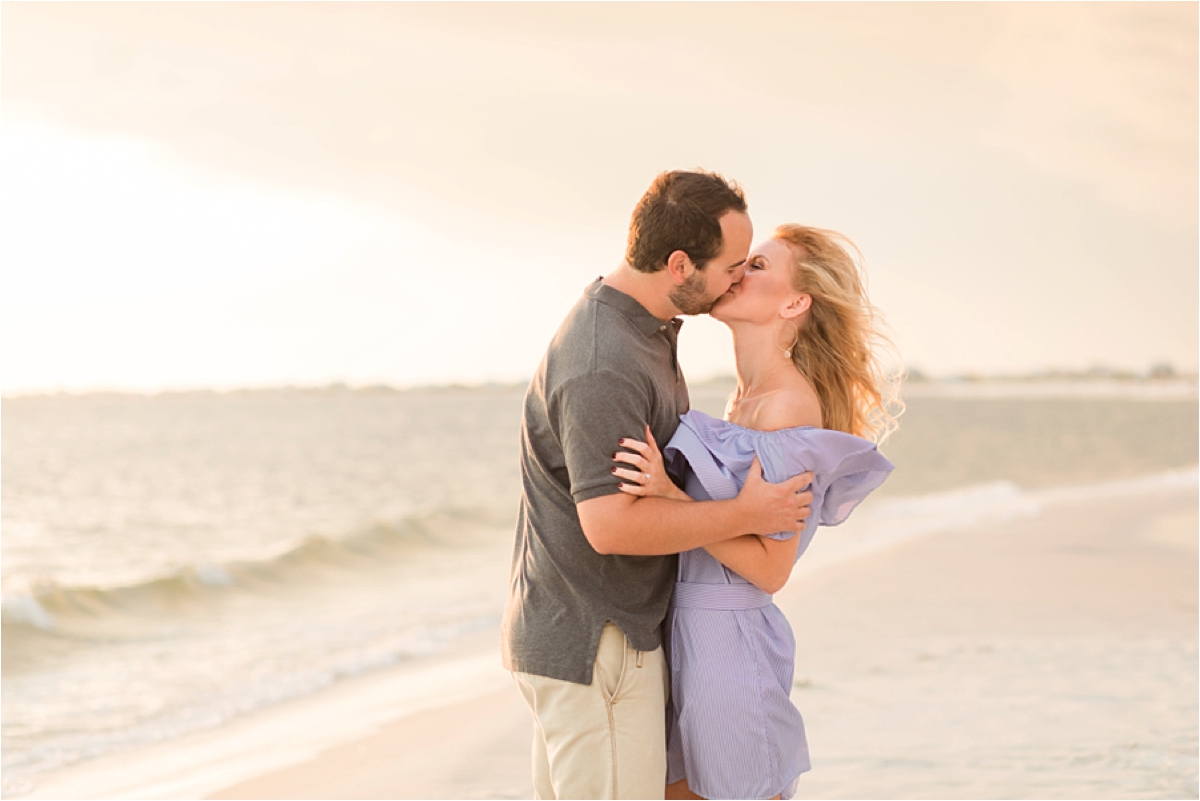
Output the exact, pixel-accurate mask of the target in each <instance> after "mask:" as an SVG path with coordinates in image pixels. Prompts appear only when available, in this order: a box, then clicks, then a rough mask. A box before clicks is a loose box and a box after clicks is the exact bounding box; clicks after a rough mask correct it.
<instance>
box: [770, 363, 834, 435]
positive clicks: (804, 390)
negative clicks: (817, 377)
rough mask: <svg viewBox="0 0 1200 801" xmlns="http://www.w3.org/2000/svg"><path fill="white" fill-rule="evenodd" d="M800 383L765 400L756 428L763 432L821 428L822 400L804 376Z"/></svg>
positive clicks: (772, 394) (800, 377)
mask: <svg viewBox="0 0 1200 801" xmlns="http://www.w3.org/2000/svg"><path fill="white" fill-rule="evenodd" d="M797 377H798V378H799V381H796V382H793V383H792V384H790V385H789V386H787V387H785V388H784V389H781V390H780V391H778V392H773V393H771V395H770V396H769V397H767V398H764V399H763V404H762V405H761V406H760V407H759V409H758V410H757V411H758V414H757V415H755V416H756V417H757V421H756V422H757V423H758V425H757V426H756V427H757V428H759V429H760V430H762V431H778V430H779V429H782V428H798V427H800V426H813V427H815V428H820V427H821V400H820V398H818V397H817V393H816V390H814V389H813V388H812V385H810V384H809V383H808V380H807V379H805V378H804V377H803V376H797Z"/></svg>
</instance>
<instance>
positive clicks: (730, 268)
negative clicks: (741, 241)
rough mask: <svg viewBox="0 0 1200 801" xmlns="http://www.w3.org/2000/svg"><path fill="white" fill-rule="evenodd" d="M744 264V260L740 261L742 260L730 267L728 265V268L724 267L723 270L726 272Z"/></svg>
mask: <svg viewBox="0 0 1200 801" xmlns="http://www.w3.org/2000/svg"><path fill="white" fill-rule="evenodd" d="M745 263H746V260H745V259H742V260H741V261H739V262H736V263H734V264H731V265H729V266H728V267H726V268H725V269H726V270H732V269H733V268H735V267H738V266H740V265H742V264H745Z"/></svg>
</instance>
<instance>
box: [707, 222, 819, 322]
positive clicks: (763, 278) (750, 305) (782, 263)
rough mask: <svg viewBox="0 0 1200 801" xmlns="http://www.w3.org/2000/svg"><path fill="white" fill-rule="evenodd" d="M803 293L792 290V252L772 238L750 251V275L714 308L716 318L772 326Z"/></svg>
mask: <svg viewBox="0 0 1200 801" xmlns="http://www.w3.org/2000/svg"><path fill="white" fill-rule="evenodd" d="M800 294H801V293H800V292H797V291H796V290H795V289H793V288H792V251H791V248H789V247H788V246H787V245H786V244H784V243H783V242H781V241H779V240H778V239H768V240H767V241H766V242H763V243H762V244H760V245H759V246H758V247H756V248H754V249H753V250H751V251H750V255H749V256H748V257H747V258H746V273H745V275H744V276H743V277H742V280H741V282H740V283H737V284H734V285H733V286H731V287H730V288H729V291H728V292H726V293H725V294H724V295H722V296H721V298H720V300H718V301H717V303H716V305H715V306H713V309H712V312H711V314H712V316H713V317H714V318H716V319H717V320H720V321H721V322H723V323H730V322H750V323H762V324H768V323H771V322H773V321H775V320H778V319H780V317H781V316H783V311H784V309H786V308H787V306H788V304H790V303H791V302H792V301H794V300H795V299H796V298H797V297H798V296H799V295H800Z"/></svg>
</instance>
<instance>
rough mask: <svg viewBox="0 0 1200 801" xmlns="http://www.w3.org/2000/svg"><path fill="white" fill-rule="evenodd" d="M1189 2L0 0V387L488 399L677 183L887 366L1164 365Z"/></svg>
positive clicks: (1183, 142) (1192, 296)
mask: <svg viewBox="0 0 1200 801" xmlns="http://www.w3.org/2000/svg"><path fill="white" fill-rule="evenodd" d="M1197 8H1198V6H1197V4H1195V3H1166V4H1159V3H1132V4H1124V3H1100V4H1084V3H1066V4H1062V3H1055V4H1042V3H1017V4H957V3H928V4H917V5H909V4H901V3H887V4H874V3H850V4H832V3H821V4H791V3H766V4H760V3H737V4H726V3H700V4H693V3H663V4H636V3H616V4H599V3H597V4H592V3H562V4H552V3H536V4H507V3H484V4H474V3H447V4H435V3H419V4H407V3H405V4H401V3H362V4H357V3H356V4H349V3H303V4H291V3H257V4H232V3H213V4H204V3H128V4H106V3H81V4H68V3H46V4H42V3H12V2H5V3H2V4H0V21H2V25H0V101H2V119H0V156H2V173H0V174H2V178H3V195H2V197H3V220H2V229H0V263H2V265H3V267H2V268H0V269H2V273H0V385H2V388H3V391H4V392H5V393H19V392H29V391H45V390H58V389H66V390H75V391H78V390H86V389H102V388H107V389H132V390H157V389H165V388H195V387H217V388H230V387H238V386H271V385H280V384H288V383H292V384H321V383H326V382H329V381H338V380H340V381H346V382H349V383H351V384H362V383H375V382H384V383H391V384H397V385H406V384H415V383H441V382H450V381H461V382H476V381H487V380H502V381H512V380H521V379H525V378H528V377H529V376H530V375H531V374H532V373H533V370H534V369H535V367H536V365H537V362H538V360H539V359H540V358H541V354H542V352H543V350H544V348H545V345H546V343H547V341H548V340H549V337H550V336H551V334H552V333H553V331H554V329H555V327H556V326H557V325H558V322H559V321H560V320H561V318H562V316H563V314H564V313H565V312H566V311H567V309H568V308H569V307H570V305H571V304H572V303H573V302H574V301H575V299H576V298H577V297H578V296H579V294H580V292H581V291H582V289H583V287H584V286H585V285H586V284H587V283H588V282H589V281H590V280H591V279H593V278H594V277H596V276H597V275H601V274H603V273H607V272H609V271H610V270H611V269H613V268H614V267H615V266H616V265H617V263H619V261H620V259H621V256H622V253H623V249H624V244H625V233H626V226H627V224H628V219H629V213H630V211H631V210H632V208H633V206H634V204H635V203H636V202H637V199H638V197H639V196H640V195H641V193H642V192H643V191H644V190H645V188H646V186H647V185H648V184H649V182H650V180H651V179H652V178H653V177H654V175H655V174H656V173H657V172H659V171H661V170H665V169H677V168H691V167H696V166H701V167H704V168H707V169H712V170H717V171H719V172H721V173H723V174H725V175H726V176H728V177H730V178H733V179H735V180H737V181H738V182H739V183H740V184H741V185H742V187H743V188H744V189H745V191H746V194H747V199H748V201H749V205H750V213H751V216H752V218H753V219H754V222H755V226H756V240H758V239H761V238H764V237H765V236H767V235H768V234H769V232H770V230H771V228H772V227H774V226H775V225H776V224H778V223H782V222H802V223H807V224H813V225H819V226H822V227H828V228H834V229H837V230H839V231H841V232H843V233H845V234H846V235H848V236H849V237H850V238H851V239H852V240H854V241H855V242H856V243H857V244H858V245H859V247H860V249H861V250H862V251H863V253H864V255H865V257H866V264H867V269H868V273H869V276H870V288H871V295H872V300H873V301H874V303H875V304H876V305H877V306H878V307H879V308H880V309H881V310H882V312H883V314H884V316H885V317H886V319H887V320H888V321H889V323H890V325H891V328H892V330H893V334H894V338H895V340H896V341H897V344H898V345H899V347H900V349H901V351H902V353H903V355H904V358H905V361H906V362H907V363H908V364H909V365H911V366H915V367H918V368H920V369H922V370H924V371H926V372H929V373H934V374H948V373H956V372H964V371H971V372H980V373H1016V372H1024V371H1031V370H1040V369H1049V368H1064V369H1086V368H1087V367H1090V366H1093V365H1105V366H1110V367H1115V368H1123V369H1131V370H1145V369H1146V368H1147V367H1149V366H1150V365H1152V364H1154V363H1157V362H1164V361H1165V362H1171V363H1173V364H1174V365H1175V367H1176V368H1177V369H1181V370H1184V371H1195V370H1196V369H1197V340H1198V336H1200V335H1198V327H1197V317H1198V314H1197V307H1198V289H1197V273H1198V252H1197V241H1198V237H1200V230H1198V226H1197V214H1198V210H1197V192H1198V186H1197V171H1198V164H1197V150H1198V145H1200V143H1198V118H1197V108H1198V103H1197V69H1196V64H1197V29H1198V27H1197V23H1198V15H1197ZM681 358H682V360H683V364H684V368H685V371H686V373H687V374H688V376H689V378H691V379H693V380H698V379H703V378H705V377H707V376H711V375H714V374H721V373H731V372H732V370H733V356H732V350H731V348H730V346H729V341H728V335H727V333H726V332H725V330H724V328H723V327H722V326H720V325H719V324H717V323H715V322H713V321H711V320H707V319H702V318H696V319H691V320H689V322H688V324H687V325H686V326H685V327H684V331H683V336H682V344H681Z"/></svg>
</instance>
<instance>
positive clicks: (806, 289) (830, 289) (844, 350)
mask: <svg viewBox="0 0 1200 801" xmlns="http://www.w3.org/2000/svg"><path fill="white" fill-rule="evenodd" d="M774 238H775V239H778V240H780V241H781V242H783V243H785V244H787V245H788V246H789V249H790V250H791V251H792V256H793V259H792V287H793V288H794V289H795V290H796V291H797V292H803V293H805V294H807V295H810V296H811V297H812V305H811V306H810V308H809V310H808V316H807V319H806V320H805V321H804V322H803V323H801V325H800V326H799V327H798V332H797V338H796V344H795V345H794V346H793V347H792V361H793V362H794V363H795V365H796V369H797V370H799V371H800V372H801V373H802V374H803V375H804V377H805V378H807V379H808V380H809V382H811V383H812V385H813V388H814V389H815V390H816V392H817V396H818V397H819V398H820V399H821V417H822V421H823V423H824V425H825V428H829V429H834V430H836V431H844V432H846V433H847V434H854V435H855V436H859V437H865V438H867V439H871V440H873V441H875V442H877V443H880V442H883V441H884V440H885V439H887V438H888V436H889V435H890V434H891V433H892V432H893V431H895V430H896V427H897V425H898V423H897V419H896V418H898V417H899V416H900V414H901V413H902V412H903V411H904V404H903V402H902V401H901V400H900V381H901V372H900V365H899V360H898V359H896V360H895V363H894V364H892V365H886V364H884V363H883V360H884V358H885V357H886V356H888V355H891V356H893V357H894V356H895V354H896V349H895V346H894V345H893V344H892V341H891V340H890V339H889V338H888V337H887V335H886V333H885V331H884V328H883V321H882V319H881V317H880V315H879V312H878V310H876V309H875V307H874V306H872V305H871V303H870V301H869V300H868V299H867V292H866V282H865V280H864V274H863V270H862V267H861V263H862V254H861V253H860V252H859V250H858V248H857V247H855V245H854V243H853V242H851V241H850V240H849V239H847V238H846V237H844V236H842V235H841V234H839V233H837V232H836V231H827V230H823V229H820V228H809V227H807V226H804V225H781V226H779V227H778V228H776V229H775V233H774ZM852 253H853V255H851V254H852Z"/></svg>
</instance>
